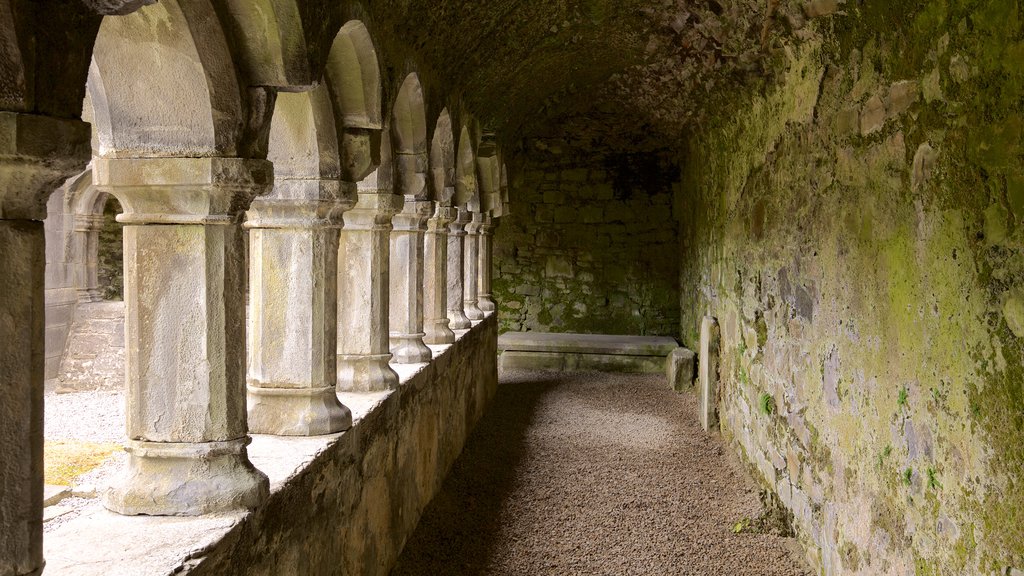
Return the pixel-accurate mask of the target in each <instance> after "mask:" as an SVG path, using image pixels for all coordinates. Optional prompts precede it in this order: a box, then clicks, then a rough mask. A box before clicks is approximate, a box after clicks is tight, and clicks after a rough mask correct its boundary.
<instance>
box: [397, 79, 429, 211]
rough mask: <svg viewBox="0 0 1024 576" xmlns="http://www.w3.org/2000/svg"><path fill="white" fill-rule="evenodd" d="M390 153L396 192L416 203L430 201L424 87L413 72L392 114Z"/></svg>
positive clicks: (400, 91) (404, 85) (403, 83)
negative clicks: (396, 187)
mask: <svg viewBox="0 0 1024 576" xmlns="http://www.w3.org/2000/svg"><path fill="white" fill-rule="evenodd" d="M391 146H392V149H391V152H392V154H393V155H394V160H395V169H396V170H397V174H396V176H397V185H398V189H397V190H396V191H395V192H396V193H398V194H401V195H403V196H407V197H411V198H416V199H417V200H430V199H431V189H430V187H429V186H427V169H428V166H427V165H428V162H429V158H428V156H427V152H428V144H427V114H426V109H425V106H424V99H423V87H422V86H421V85H420V79H419V76H418V75H417V74H416V73H415V72H413V73H411V74H409V75H407V76H406V77H405V80H403V81H402V86H401V87H400V88H399V90H398V97H397V98H395V105H394V108H393V109H392V112H391Z"/></svg>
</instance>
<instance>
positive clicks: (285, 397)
mask: <svg viewBox="0 0 1024 576" xmlns="http://www.w3.org/2000/svg"><path fill="white" fill-rule="evenodd" d="M247 389H248V397H249V431H250V432H252V433H254V434H274V435H276V436H322V435H324V434H334V433H336V432H342V431H345V430H348V429H349V428H351V427H352V411H351V410H349V409H348V408H346V407H345V406H344V405H342V403H341V402H339V401H338V395H337V392H336V389H335V388H334V386H330V387H327V388H264V387H260V386H254V385H252V384H250V385H249V386H248V387H247Z"/></svg>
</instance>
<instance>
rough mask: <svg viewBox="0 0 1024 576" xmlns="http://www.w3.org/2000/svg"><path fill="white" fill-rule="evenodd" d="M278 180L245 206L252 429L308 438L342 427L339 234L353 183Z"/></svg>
mask: <svg viewBox="0 0 1024 576" xmlns="http://www.w3.org/2000/svg"><path fill="white" fill-rule="evenodd" d="M347 187H349V188H350V194H345V192H344V191H343V186H342V183H341V182H340V181H338V180H328V179H279V180H278V181H277V182H276V184H275V186H274V191H273V193H272V194H270V195H269V196H266V197H263V198H257V199H256V200H255V201H254V202H253V204H252V208H251V209H250V210H249V214H248V218H249V219H248V221H247V222H246V224H245V225H246V227H247V228H249V258H250V263H251V265H250V269H249V326H250V329H249V370H248V392H249V394H248V396H249V428H250V430H252V431H253V432H256V433H260V434H277V435H282V436H315V435H320V434H331V433H334V432H340V431H342V430H347V429H348V428H350V427H351V426H352V413H351V411H349V409H348V408H346V407H345V406H343V405H342V404H341V402H339V401H338V395H337V389H336V387H335V386H336V384H337V353H338V324H337V322H338V232H339V230H340V229H341V226H342V213H343V212H344V211H345V210H346V209H348V208H350V207H351V206H352V204H354V202H355V195H356V194H355V185H347Z"/></svg>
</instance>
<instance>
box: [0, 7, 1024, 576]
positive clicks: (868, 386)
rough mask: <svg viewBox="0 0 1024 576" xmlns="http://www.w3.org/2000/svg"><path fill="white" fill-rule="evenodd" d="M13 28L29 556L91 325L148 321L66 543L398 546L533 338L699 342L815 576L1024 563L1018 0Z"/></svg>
mask: <svg viewBox="0 0 1024 576" xmlns="http://www.w3.org/2000/svg"><path fill="white" fill-rule="evenodd" d="M0 35H2V40H3V42H0V340H2V341H3V342H4V345H5V347H4V351H3V353H2V354H0V462H3V466H0V576H24V575H28V574H40V573H41V572H42V570H43V568H44V542H43V537H42V534H43V532H42V525H43V522H42V518H43V504H42V501H43V497H42V491H43V484H42V470H41V467H42V461H43V454H42V453H43V401H44V400H43V398H44V387H46V384H47V382H50V383H56V380H57V378H58V374H59V372H60V370H61V365H62V364H64V363H65V361H68V362H70V363H71V364H75V363H76V362H78V361H77V360H75V359H76V358H82V357H83V354H87V353H86V352H83V351H81V350H80V349H73V347H72V346H71V344H69V342H68V339H69V336H68V335H69V334H71V333H72V332H75V331H82V330H84V328H83V329H81V330H79V328H78V327H76V326H77V325H76V324H75V323H76V321H78V319H81V318H92V319H96V318H99V319H100V320H102V323H103V328H102V330H100V329H97V330H96V331H95V332H88V331H85V332H84V333H87V334H92V335H96V334H101V333H102V338H99V339H101V340H103V341H104V342H105V344H104V346H107V347H108V348H112V347H111V346H110V344H109V342H110V339H111V338H112V337H117V336H118V335H119V334H120V332H118V330H119V328H117V326H121V328H120V330H123V333H124V347H123V351H122V352H121V353H122V354H123V356H124V360H123V371H124V381H123V386H124V390H125V392H126V396H127V403H128V405H127V425H126V429H125V436H126V450H127V452H128V461H129V463H128V469H127V474H126V475H125V477H124V478H123V479H122V480H121V481H120V484H118V485H117V487H115V488H114V489H113V490H111V491H109V492H108V493H107V494H105V495H104V499H103V502H104V506H106V509H107V510H108V511H103V512H102V513H97V514H95V515H93V516H90V517H86V518H80V519H78V520H76V521H75V522H70V523H68V524H67V525H65V526H63V527H62V528H61V530H59V531H58V532H57V533H55V534H50V535H48V536H47V540H46V549H45V550H46V552H45V556H46V557H47V558H48V559H49V562H50V567H51V568H48V569H47V570H50V569H53V570H54V571H57V572H59V571H61V570H72V569H73V568H74V567H75V566H76V565H78V564H88V565H89V566H94V567H95V568H94V569H95V570H96V572H94V573H107V572H108V571H109V570H108V569H113V567H112V565H111V564H109V562H110V560H111V558H112V557H113V556H111V555H110V554H109V553H105V552H104V546H110V545H119V544H118V543H120V545H121V546H122V549H125V550H128V549H131V550H133V551H134V552H133V554H129V555H127V556H125V557H124V558H123V559H119V560H120V561H122V562H123V564H122V565H119V566H117V568H118V569H125V570H128V571H129V572H128V573H146V571H147V570H154V571H157V572H159V573H170V572H173V571H175V570H177V571H179V572H182V573H190V574H218V575H225V574H280V573H292V572H294V573H310V574H314V573H316V574H319V573H342V574H385V573H387V572H388V570H389V569H390V567H391V566H392V565H393V563H394V560H395V558H396V556H397V554H398V552H399V551H400V550H401V548H402V545H403V544H404V542H405V539H406V538H407V536H408V535H409V533H410V532H411V530H412V529H413V528H414V527H415V525H416V522H417V520H418V518H419V515H420V513H421V512H422V510H423V508H424V507H425V506H426V504H427V503H428V502H429V501H430V499H431V497H432V496H433V495H434V494H435V493H436V491H437V489H438V486H439V484H440V482H441V480H442V479H443V478H444V476H445V474H446V472H447V470H448V469H449V467H450V466H451V464H452V462H453V461H454V459H455V457H456V456H457V455H458V453H459V451H460V450H461V447H462V445H463V442H464V441H465V439H466V436H467V434H468V433H469V430H470V429H471V428H472V426H473V425H474V424H475V422H476V421H477V420H478V419H479V418H480V415H481V414H482V413H483V412H484V410H485V409H486V406H487V403H488V402H489V401H490V399H491V398H492V397H493V393H494V389H495V386H496V383H497V362H496V358H495V356H496V343H497V333H498V332H499V330H515V331H528V330H534V331H544V332H589V333H606V334H608V333H627V334H635V335H641V334H642V335H650V336H670V337H674V338H676V339H677V340H678V341H679V342H680V343H681V344H682V345H683V346H685V347H687V348H689V349H691V350H694V351H697V353H698V354H697V358H696V367H695V368H693V370H691V369H690V368H691V367H692V362H691V360H692V358H691V357H690V356H688V355H686V354H683V353H680V354H677V355H676V358H675V359H674V360H673V361H674V362H676V363H675V364H670V365H671V366H672V373H673V385H674V386H676V387H677V388H681V389H683V390H687V389H688V388H689V387H690V386H689V385H688V382H689V381H693V382H694V384H693V392H694V393H696V394H698V396H699V398H700V406H701V408H700V412H701V414H700V419H701V424H702V425H703V427H704V428H705V429H706V430H708V431H709V433H712V434H721V435H722V437H723V438H724V439H725V441H726V442H727V443H728V445H729V446H731V447H732V449H733V450H734V451H735V452H736V453H737V454H738V455H739V457H740V458H741V459H742V460H743V462H745V463H746V465H747V467H748V469H749V471H750V473H751V475H752V476H753V477H754V478H755V479H756V481H757V482H758V484H759V485H760V486H761V488H762V490H763V491H764V494H765V499H766V500H767V501H770V502H773V503H774V504H775V505H777V506H778V507H779V508H780V510H782V511H783V512H784V514H783V515H784V516H785V517H786V518H787V519H788V523H789V524H790V525H791V527H792V529H793V531H794V533H795V534H796V536H797V537H798V539H799V540H800V542H801V544H802V546H803V549H804V551H805V553H806V557H807V559H808V561H809V562H810V563H811V565H812V566H813V567H814V568H815V569H816V570H818V571H820V572H821V573H823V574H843V575H846V574H901V575H902V574H993V575H995V574H999V575H1006V574H1017V575H1019V574H1022V573H1024V489H1022V485H1024V450H1022V449H1021V446H1024V348H1022V347H1024V287H1022V286H1024V285H1022V282H1024V259H1022V257H1021V255H1022V251H1024V225H1022V224H1024V170H1022V163H1021V162H1022V157H1024V155H1022V153H1021V147H1022V132H1024V122H1022V120H1021V118H1022V116H1021V114H1022V104H1021V102H1022V97H1024V67H1022V66H1021V65H1020V64H1021V60H1022V58H1024V57H1022V54H1024V43H1022V38H1024V14H1022V13H1021V7H1020V6H1019V3H1018V2H1015V1H1011V0H965V1H957V2H954V1H952V0H922V1H920V2H882V1H875V0H770V1H768V2H765V1H763V0H735V1H732V2H722V1H720V0H585V1H582V0H581V1H579V2H555V1H550V2H548V1H544V2H539V1H530V0H508V1H504V2H468V1H463V0H408V1H405V2H396V1H391V0H216V1H215V0H158V1H157V0H0ZM111 198H113V199H116V201H117V202H118V203H119V205H120V210H121V214H120V215H119V216H118V222H120V223H121V224H122V225H123V231H122V232H121V233H122V234H123V274H124V278H123V287H124V290H123V300H124V304H123V320H122V321H121V322H123V323H122V324H117V323H116V319H117V318H118V316H117V314H118V313H119V312H114V311H112V310H113V308H110V307H109V306H108V304H109V303H100V304H103V305H104V306H107V307H105V308H103V309H102V310H100V309H98V308H90V306H91V305H93V304H97V303H98V302H97V300H99V299H101V295H100V294H99V290H100V287H101V282H100V281H99V273H98V269H99V268H98V262H99V261H100V260H99V258H100V256H101V255H102V254H103V253H104V252H103V251H102V250H100V248H99V245H100V244H101V242H100V238H101V235H102V234H103V232H102V230H101V222H102V218H101V217H100V216H101V215H102V213H103V211H104V207H105V206H106V205H107V201H108V200H109V199H111ZM44 221H45V225H46V228H45V231H44ZM492 270H493V273H494V276H493V278H492ZM499 326H500V329H499ZM112 354H114V353H112ZM110 360H111V356H109V355H104V361H110ZM684 360H685V362H684ZM684 365H685V366H686V368H680V366H684ZM690 372H695V374H692V375H691V374H690ZM691 376H695V377H691ZM104 386H107V385H104ZM166 516H187V517H188V518H187V519H175V520H173V521H172V520H169V519H167V518H166ZM295 518H301V521H296V520H295ZM76 522H77V523H76ZM140 531H145V532H146V534H147V537H148V541H150V542H153V543H154V544H153V546H154V548H153V550H156V549H159V550H161V551H163V553H162V554H151V553H148V552H149V551H147V550H141V549H138V548H137V547H135V546H133V544H132V543H134V542H136V541H137V538H135V539H133V538H134V537H135V535H137V534H138V533H139V532H140ZM90 538H91V539H90ZM61 542H64V543H68V542H74V543H75V546H78V549H84V550H88V551H89V553H90V554H92V555H93V556H88V557H85V556H82V557H79V556H75V555H67V554H66V553H64V552H62V551H63V550H65V548H63V546H62V545H61ZM126 543H128V544H126ZM104 562H107V563H106V564H105V563H104ZM83 573H84V572H83Z"/></svg>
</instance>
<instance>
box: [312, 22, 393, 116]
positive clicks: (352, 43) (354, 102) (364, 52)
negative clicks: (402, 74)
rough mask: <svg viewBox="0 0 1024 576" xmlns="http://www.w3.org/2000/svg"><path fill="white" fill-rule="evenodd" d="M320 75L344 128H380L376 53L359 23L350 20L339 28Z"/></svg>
mask: <svg viewBox="0 0 1024 576" xmlns="http://www.w3.org/2000/svg"><path fill="white" fill-rule="evenodd" d="M324 75H325V77H326V80H327V85H328V86H330V89H331V96H332V98H333V100H334V105H335V109H336V110H338V111H340V112H341V114H340V115H339V120H340V121H341V124H342V125H343V126H344V127H346V128H365V129H373V130H380V129H381V128H382V127H383V121H382V120H383V119H382V117H381V83H380V66H379V65H378V63H377V50H376V49H375V48H374V46H373V39H372V38H371V37H370V33H369V31H368V30H367V29H366V26H365V25H364V24H363V23H362V22H360V21H358V20H352V21H350V22H348V23H346V24H345V25H344V26H342V27H341V30H340V31H339V32H338V35H337V36H336V37H335V39H334V44H333V45H332V46H331V52H330V54H329V55H328V57H327V68H326V71H325V73H324Z"/></svg>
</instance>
